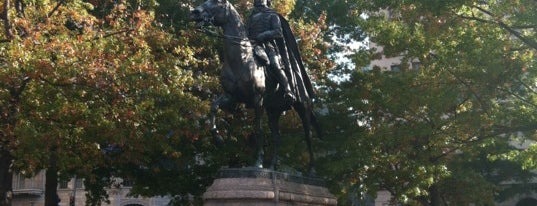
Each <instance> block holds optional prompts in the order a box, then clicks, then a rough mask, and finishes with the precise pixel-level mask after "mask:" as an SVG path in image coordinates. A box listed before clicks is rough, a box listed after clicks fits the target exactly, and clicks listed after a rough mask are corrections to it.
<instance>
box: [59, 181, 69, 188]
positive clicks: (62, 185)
mask: <svg viewBox="0 0 537 206" xmlns="http://www.w3.org/2000/svg"><path fill="white" fill-rule="evenodd" d="M68 183H69V181H65V180H62V181H60V189H67V188H68V186H67V185H68Z"/></svg>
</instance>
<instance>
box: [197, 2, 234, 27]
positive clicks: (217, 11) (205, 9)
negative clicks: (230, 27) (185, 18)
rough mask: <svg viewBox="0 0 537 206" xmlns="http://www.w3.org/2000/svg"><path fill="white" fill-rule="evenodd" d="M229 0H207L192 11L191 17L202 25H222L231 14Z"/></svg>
mask: <svg viewBox="0 0 537 206" xmlns="http://www.w3.org/2000/svg"><path fill="white" fill-rule="evenodd" d="M229 9H230V5H229V2H228V1H227V0H207V1H205V2H204V3H203V4H201V5H199V6H198V7H196V8H195V9H194V10H192V11H190V19H191V20H193V21H195V22H198V23H199V24H202V25H208V24H209V25H215V26H222V25H223V24H224V23H225V21H226V19H227V16H228V15H229Z"/></svg>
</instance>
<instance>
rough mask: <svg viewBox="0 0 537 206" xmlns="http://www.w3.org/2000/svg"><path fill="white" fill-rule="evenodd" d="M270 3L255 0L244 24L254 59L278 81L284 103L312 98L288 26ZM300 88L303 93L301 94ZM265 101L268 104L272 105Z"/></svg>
mask: <svg viewBox="0 0 537 206" xmlns="http://www.w3.org/2000/svg"><path fill="white" fill-rule="evenodd" d="M270 5H271V1H270V0H254V9H253V11H252V13H251V15H250V16H249V18H248V22H247V24H246V27H247V30H248V37H249V38H250V40H252V42H253V46H254V54H255V55H256V60H257V61H258V63H259V64H261V65H265V66H266V67H267V69H268V73H269V74H270V75H272V77H273V78H274V79H275V80H276V81H277V82H278V83H279V88H278V89H280V90H282V91H283V96H284V99H285V101H286V102H288V103H293V102H294V101H296V100H299V101H301V100H303V98H312V97H313V90H312V85H311V82H310V80H309V77H308V75H307V74H306V71H305V69H304V65H303V63H302V59H301V57H300V53H299V50H298V47H297V45H296V40H295V38H294V35H293V33H292V32H291V28H290V27H289V24H288V23H287V20H286V19H285V18H284V17H283V16H281V15H280V14H278V13H276V11H274V10H272V9H271V8H270ZM297 78H299V79H298V80H297ZM297 81H299V82H300V83H299V82H297ZM301 83H303V84H301ZM299 87H303V88H299ZM301 90H302V91H305V92H306V93H305V94H302V93H301ZM297 98H298V99H297ZM268 101H269V102H267V104H271V102H270V100H268Z"/></svg>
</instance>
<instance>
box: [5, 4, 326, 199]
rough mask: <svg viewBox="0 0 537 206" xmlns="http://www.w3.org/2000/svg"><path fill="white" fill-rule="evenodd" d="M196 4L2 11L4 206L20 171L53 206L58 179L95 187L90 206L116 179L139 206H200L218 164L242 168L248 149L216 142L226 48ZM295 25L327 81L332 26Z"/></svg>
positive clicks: (26, 6)
mask: <svg viewBox="0 0 537 206" xmlns="http://www.w3.org/2000/svg"><path fill="white" fill-rule="evenodd" d="M195 3H199V2H198V1H187V2H181V3H177V2H170V1H164V0H162V1H158V2H157V1H114V2H112V1H93V0H90V1H21V0H16V1H15V2H13V1H4V2H3V3H2V8H3V10H1V11H0V13H1V14H2V15H1V16H2V24H3V26H4V27H3V32H1V33H0V41H1V44H2V46H1V49H0V53H1V55H0V56H1V57H0V64H1V65H2V70H1V71H0V79H1V80H2V81H1V82H0V96H1V99H0V105H1V107H0V108H1V113H0V114H1V117H0V121H1V123H2V129H1V133H0V135H1V136H0V140H1V142H0V154H1V155H0V201H2V202H1V204H0V205H10V201H11V200H10V198H11V190H12V185H11V182H12V175H13V172H18V173H21V174H25V175H28V176H31V175H33V174H35V173H36V172H38V171H40V170H42V169H46V170H47V184H46V187H47V188H46V204H47V205H51V204H54V203H55V202H54V201H55V200H56V199H55V198H56V196H55V193H56V192H55V189H56V185H57V181H58V179H65V178H70V177H72V176H74V175H76V177H77V178H83V179H84V180H85V182H84V183H85V186H86V189H87V190H88V192H89V193H88V202H87V204H89V205H99V204H101V202H102V201H106V192H104V189H105V188H106V187H112V186H114V185H118V184H120V183H118V182H114V181H115V179H114V178H113V177H123V178H126V179H128V180H132V182H134V186H133V189H132V192H133V195H144V196H152V195H172V196H175V197H177V201H179V202H180V201H181V197H186V196H188V195H193V196H195V197H197V200H199V197H200V196H201V193H202V192H203V190H204V188H205V186H206V185H208V184H210V181H211V177H212V176H213V175H214V172H215V171H216V169H218V168H220V166H221V164H223V163H224V164H225V163H226V162H227V161H220V160H221V159H222V158H226V159H232V160H233V161H237V160H235V159H236V158H235V157H237V154H238V153H240V152H238V150H241V148H240V146H232V147H230V148H228V149H227V150H225V151H220V150H218V149H216V148H215V147H214V146H213V145H211V144H210V141H209V138H207V137H209V135H208V134H207V133H206V131H208V129H207V128H206V124H205V118H206V116H205V115H206V114H207V113H208V104H209V102H210V100H211V99H212V98H214V93H216V92H217V91H218V89H219V84H218V78H217V76H218V73H219V71H218V68H219V65H220V63H219V62H220V61H219V59H218V56H219V52H221V50H219V48H221V45H220V44H219V43H217V42H219V41H218V39H214V38H212V37H208V36H206V35H199V34H197V33H194V32H193V31H195V28H194V27H193V25H192V24H190V23H187V22H188V15H189V12H190V11H189V8H190V7H191V6H193V5H194V4H195ZM234 3H236V4H237V5H239V6H238V8H239V9H241V10H242V11H245V10H246V9H248V3H247V1H237V2H234ZM276 4H277V5H278V8H281V9H284V10H288V11H289V12H291V11H292V10H293V4H292V3H290V2H289V3H287V2H277V3H276ZM177 7H178V8H179V9H175V8H177ZM170 8H172V9H170ZM291 23H292V25H293V26H294V27H297V30H298V31H309V32H301V33H299V36H300V38H301V39H303V41H301V42H300V46H301V47H303V48H304V49H303V51H304V52H306V54H307V56H305V57H306V58H305V61H306V63H308V64H309V65H310V66H311V68H312V69H316V73H317V74H322V73H323V71H325V70H326V69H328V67H329V65H330V61H327V60H326V58H325V56H324V53H325V51H326V46H325V45H324V44H323V42H322V41H320V40H319V39H322V36H323V29H325V28H326V27H324V26H322V25H324V20H323V18H317V19H313V20H311V19H310V20H300V19H292V20H291ZM319 25H321V26H319ZM213 44H214V45H217V47H216V49H213V48H210V47H206V45H213ZM235 127H240V129H244V131H248V126H247V125H240V126H235ZM237 130H239V129H237ZM241 135H243V136H241ZM247 136H248V135H247V134H246V133H238V134H237V135H236V137H238V140H239V142H241V141H242V139H244V138H245V137H247ZM36 142H39V143H40V144H36ZM239 145H241V144H239ZM222 153H224V154H226V155H229V156H224V157H223V156H222V155H221V154H222ZM57 175H59V176H57Z"/></svg>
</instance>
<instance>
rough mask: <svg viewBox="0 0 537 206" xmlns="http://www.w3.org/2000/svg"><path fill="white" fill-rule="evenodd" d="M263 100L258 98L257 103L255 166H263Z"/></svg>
mask: <svg viewBox="0 0 537 206" xmlns="http://www.w3.org/2000/svg"><path fill="white" fill-rule="evenodd" d="M261 101H262V100H258V102H257V105H256V106H255V108H254V110H255V120H254V135H253V136H254V140H255V144H256V153H257V154H256V161H255V165H254V166H255V167H257V168H263V156H264V152H263V143H264V141H263V134H262V128H261V118H262V116H263V106H262V104H261Z"/></svg>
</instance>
